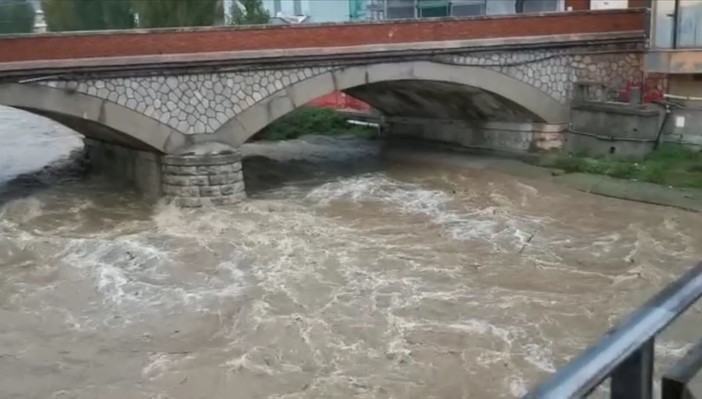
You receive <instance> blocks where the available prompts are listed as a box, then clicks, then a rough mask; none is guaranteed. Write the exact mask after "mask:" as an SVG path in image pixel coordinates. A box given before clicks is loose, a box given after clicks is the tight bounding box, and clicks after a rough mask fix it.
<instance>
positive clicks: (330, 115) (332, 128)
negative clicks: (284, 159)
mask: <svg viewBox="0 0 702 399" xmlns="http://www.w3.org/2000/svg"><path fill="white" fill-rule="evenodd" d="M306 134H323V135H330V136H333V135H340V134H352V135H355V136H357V137H361V138H372V137H374V136H375V134H376V129H374V128H369V127H363V126H354V125H350V124H349V123H347V122H346V118H345V117H344V116H343V115H342V114H340V113H339V112H337V111H334V110H331V109H324V108H311V107H302V108H300V109H297V110H295V111H293V112H291V113H289V114H287V115H285V116H283V117H282V118H280V119H278V120H277V121H275V122H273V123H271V124H270V125H268V126H267V127H266V128H265V129H263V130H262V131H261V132H259V133H258V134H257V135H256V137H255V138H254V139H255V140H289V139H294V138H297V137H300V136H304V135H306Z"/></svg>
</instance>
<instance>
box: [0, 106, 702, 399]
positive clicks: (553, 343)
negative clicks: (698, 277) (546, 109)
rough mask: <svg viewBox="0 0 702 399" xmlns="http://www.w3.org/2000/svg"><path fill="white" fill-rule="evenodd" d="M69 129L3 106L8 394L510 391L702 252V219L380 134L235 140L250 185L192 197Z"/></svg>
mask: <svg viewBox="0 0 702 399" xmlns="http://www.w3.org/2000/svg"><path fill="white" fill-rule="evenodd" d="M81 146H82V144H81V140H80V137H79V136H78V135H76V134H75V133H73V132H71V131H68V130H66V129H65V128H62V127H60V126H58V125H56V124H54V123H52V122H49V121H47V120H44V119H41V118H39V117H36V116H31V115H29V114H27V113H24V112H21V111H15V110H10V109H7V108H0V167H1V169H0V320H1V322H0V397H1V398H8V399H9V398H81V399H82V398H101V399H102V398H115V399H116V398H119V399H124V398H130V399H131V398H135V399H137V398H160V399H166V398H183V399H186V398H187V399H191V398H208V399H210V398H237V399H258V398H270V399H303V398H304V399H311V398H367V399H370V398H374V399H375V398H378V399H390V398H416V399H430V398H436V399H439V398H441V399H444V398H447V399H448V398H451V399H453V398H471V399H473V398H478V399H481V398H514V397H518V396H520V395H522V394H524V393H525V392H526V390H527V389H528V388H529V387H530V386H532V385H533V384H534V383H536V382H537V381H538V380H540V379H542V378H544V377H546V376H547V375H549V373H551V372H553V371H554V370H555V369H556V368H557V367H559V366H560V365H563V364H564V363H565V362H566V361H567V360H568V359H570V358H571V357H572V356H574V355H576V354H578V353H579V352H580V351H582V350H583V349H584V348H585V347H586V346H587V345H588V344H589V343H591V342H592V341H594V340H595V339H596V338H597V337H598V336H599V335H600V334H602V333H603V332H604V331H606V330H607V329H608V328H609V327H610V326H611V325H612V324H613V323H614V322H615V321H616V320H617V318H618V317H620V316H622V315H624V314H626V313H628V312H630V311H631V310H633V309H634V308H635V307H636V306H638V305H639V304H640V303H642V302H643V301H644V300H646V299H647V298H648V297H649V296H650V295H652V294H653V293H655V292H656V291H657V290H659V289H660V288H661V287H662V286H664V285H665V284H667V283H668V282H669V281H672V280H673V279H674V278H675V277H676V276H677V275H679V274H680V273H681V272H682V271H683V270H685V269H686V268H687V267H689V266H690V265H692V264H693V263H694V262H695V261H696V260H697V258H698V257H699V254H700V253H701V252H702V229H701V228H700V226H702V216H700V215H699V214H693V213H688V212H684V211H681V210H676V209H672V208H663V207H656V206H652V205H644V204H637V203H632V202H626V201H620V200H615V199H608V198H603V197H596V196H593V195H588V194H583V193H580V192H576V191H571V190H569V189H565V188H563V187H558V186H555V185H553V184H551V183H549V182H545V181H541V180H536V179H527V178H517V177H513V176H509V175H506V174H502V173H498V172H496V171H491V170H489V169H486V168H473V167H459V166H456V165H446V164H442V163H440V162H429V161H427V162H416V161H409V160H407V159H404V158H403V157H402V155H401V154H399V153H396V154H394V155H393V153H392V150H389V151H390V152H389V153H388V151H386V150H382V149H381V147H380V145H379V144H378V143H376V142H367V141H361V140H357V139H352V138H343V137H341V138H338V137H337V138H329V137H321V136H309V137H307V138H303V139H299V140H293V141H289V142H278V143H273V142H270V143H264V142H257V143H251V144H247V145H246V146H245V147H244V153H245V156H246V159H245V162H244V173H245V178H246V184H247V190H248V193H249V200H248V201H247V202H245V203H243V204H240V205H236V206H230V207H222V208H217V209H207V210H183V209H177V208H174V207H171V206H166V205H163V204H150V203H147V202H144V201H143V200H141V199H140V198H139V196H138V195H136V194H135V193H133V192H132V191H130V190H128V189H126V188H123V187H118V186H115V185H114V183H111V182H108V181H106V180H105V179H101V178H100V177H85V176H83V175H82V173H81V165H80V163H79V162H78V161H77V159H79V157H78V155H77V154H78V153H79V150H80V148H81ZM429 158H431V157H429ZM435 158H436V159H440V158H441V155H436V157H435ZM700 322H702V316H701V315H700V308H699V307H698V308H696V309H695V311H693V312H691V313H690V315H689V316H686V317H685V318H683V319H682V320H681V321H680V322H679V323H677V324H676V325H675V326H674V327H673V328H672V330H671V331H670V332H669V333H667V334H666V335H664V336H663V339H661V340H660V342H659V343H658V347H657V349H658V354H659V355H660V356H661V359H662V365H665V364H666V362H668V363H669V362H670V361H671V360H672V359H673V358H674V357H675V356H680V355H681V354H683V353H684V351H685V350H686V349H687V348H688V345H687V344H686V343H687V342H691V341H692V340H693V338H699V337H698V335H699V325H700V324H699V323H700Z"/></svg>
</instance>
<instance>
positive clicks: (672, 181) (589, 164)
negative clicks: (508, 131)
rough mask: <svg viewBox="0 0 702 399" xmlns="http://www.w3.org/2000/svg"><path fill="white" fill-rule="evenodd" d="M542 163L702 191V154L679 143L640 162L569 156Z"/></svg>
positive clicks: (583, 171)
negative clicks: (700, 189)
mask: <svg viewBox="0 0 702 399" xmlns="http://www.w3.org/2000/svg"><path fill="white" fill-rule="evenodd" d="M540 163H541V165H542V166H550V167H555V168H558V169H563V170H564V171H565V172H566V173H575V172H579V173H590V174H597V175H605V176H610V177H616V178H620V179H629V180H640V181H646V182H651V183H658V184H664V185H669V186H676V187H696V188H702V151H693V150H691V149H688V148H685V147H683V146H680V145H677V144H664V145H662V146H661V147H660V148H659V149H658V150H656V151H654V152H653V153H651V154H649V155H648V156H647V157H646V158H645V159H644V160H643V161H641V162H633V161H626V160H613V159H607V158H588V157H585V156H570V157H555V158H544V159H542V160H541V162H540Z"/></svg>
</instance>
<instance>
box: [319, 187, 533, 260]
mask: <svg viewBox="0 0 702 399" xmlns="http://www.w3.org/2000/svg"><path fill="white" fill-rule="evenodd" d="M500 198H501V197H500ZM307 199H308V200H311V201H314V202H315V204H316V205H317V206H328V205H329V204H330V203H332V202H335V201H347V202H354V203H362V202H380V203H383V204H387V205H390V206H392V208H394V209H397V210H399V211H400V212H402V213H405V214H412V215H419V216H425V217H428V218H429V219H430V220H431V221H432V222H433V223H436V224H438V225H441V226H443V228H445V229H446V230H447V231H448V232H449V233H450V235H451V237H453V238H454V239H455V240H461V241H467V240H474V239H480V240H485V241H488V242H491V243H493V244H495V245H507V247H509V248H520V247H521V246H523V245H524V244H525V243H526V242H527V241H528V240H529V238H530V237H531V236H532V235H533V232H535V231H536V229H537V228H538V226H539V224H540V221H539V220H537V219H529V218H526V217H517V216H516V215H512V214H511V213H510V212H509V211H508V208H509V207H508V206H504V207H499V206H498V207H495V206H490V207H485V208H471V207H466V206H465V205H461V204H459V203H458V201H456V199H455V198H453V197H452V196H451V195H449V194H448V193H446V192H444V191H440V190H429V189H425V188H423V187H421V186H420V185H418V184H411V183H404V182H399V181H396V180H392V179H389V178H387V177H385V176H383V175H381V174H370V175H364V176H360V177H352V178H346V179H341V180H339V181H335V182H331V183H327V184H324V185H322V186H320V187H317V188H316V189H314V190H312V191H311V192H310V193H309V194H308V195H307Z"/></svg>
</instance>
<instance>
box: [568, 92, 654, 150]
mask: <svg viewBox="0 0 702 399" xmlns="http://www.w3.org/2000/svg"><path fill="white" fill-rule="evenodd" d="M660 119H661V110H660V109H659V108H658V107H655V106H651V105H635V104H625V103H607V102H594V101H592V102H591V101H580V102H575V103H574V104H573V106H572V111H571V127H570V131H569V133H568V136H567V145H566V149H567V150H568V151H569V152H571V153H576V154H587V155H605V156H613V157H623V158H642V157H643V156H645V155H646V154H648V153H649V152H651V151H653V148H654V145H655V142H656V138H657V136H658V128H659V126H660V123H659V121H660Z"/></svg>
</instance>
